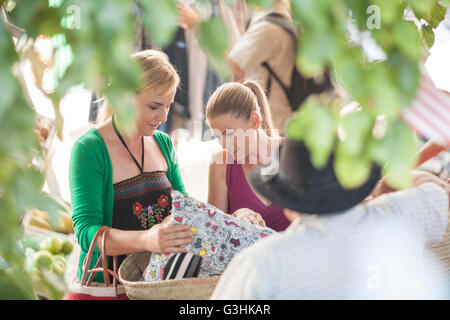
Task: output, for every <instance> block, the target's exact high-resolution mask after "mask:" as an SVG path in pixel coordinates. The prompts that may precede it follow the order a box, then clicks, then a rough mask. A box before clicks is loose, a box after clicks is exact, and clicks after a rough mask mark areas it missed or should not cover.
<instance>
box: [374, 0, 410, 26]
mask: <svg viewBox="0 0 450 320" xmlns="http://www.w3.org/2000/svg"><path fill="white" fill-rule="evenodd" d="M371 4H374V5H376V6H378V7H379V8H380V19H381V24H382V26H381V27H383V25H389V24H392V23H393V22H394V21H396V20H398V19H399V18H401V17H402V16H403V10H402V6H401V4H400V1H398V0H373V1H371Z"/></svg>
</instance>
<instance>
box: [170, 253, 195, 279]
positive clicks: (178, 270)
mask: <svg viewBox="0 0 450 320" xmlns="http://www.w3.org/2000/svg"><path fill="white" fill-rule="evenodd" d="M201 262H202V257H200V256H198V255H194V254H192V253H186V252H182V253H177V254H174V255H172V256H171V257H170V259H169V261H168V262H167V265H166V267H165V268H164V276H163V279H164V280H169V279H181V278H195V277H197V276H198V273H199V271H200V264H201Z"/></svg>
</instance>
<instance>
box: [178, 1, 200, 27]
mask: <svg viewBox="0 0 450 320" xmlns="http://www.w3.org/2000/svg"><path fill="white" fill-rule="evenodd" d="M177 10H178V14H179V15H180V27H182V28H183V29H188V30H189V29H194V28H196V27H197V25H198V24H199V23H200V22H199V19H198V15H197V12H195V10H194V9H192V8H191V7H188V6H184V5H177Z"/></svg>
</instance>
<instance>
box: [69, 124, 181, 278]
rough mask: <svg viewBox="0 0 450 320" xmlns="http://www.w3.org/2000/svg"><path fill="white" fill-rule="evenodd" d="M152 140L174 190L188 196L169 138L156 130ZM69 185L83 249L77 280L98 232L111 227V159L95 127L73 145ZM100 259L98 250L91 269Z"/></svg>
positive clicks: (112, 194)
mask: <svg viewBox="0 0 450 320" xmlns="http://www.w3.org/2000/svg"><path fill="white" fill-rule="evenodd" d="M153 137H154V138H155V140H156V142H157V144H158V145H159V147H160V149H161V151H162V153H163V155H164V157H165V158H166V161H167V166H168V169H167V178H168V180H169V181H170V183H171V184H172V188H173V189H175V190H179V191H180V192H183V193H186V190H185V188H184V184H183V181H182V179H181V174H180V170H179V168H178V160H177V156H176V154H175V150H174V148H173V144H172V141H171V139H170V137H169V136H168V135H167V134H165V133H163V132H161V131H156V132H155V133H154V135H153ZM69 184H70V193H71V198H72V199H71V200H72V213H73V215H72V220H73V224H74V230H75V235H76V237H77V239H78V244H79V245H80V247H81V253H80V260H79V264H78V277H79V278H80V279H81V275H82V265H83V260H84V257H85V256H86V253H87V251H88V249H89V245H90V243H91V241H92V239H93V238H94V235H95V233H96V232H97V230H98V229H99V228H100V227H101V226H102V225H107V226H110V227H111V226H112V213H113V201H114V189H113V170H112V164H111V158H110V156H109V152H108V149H107V148H106V144H105V141H104V140H103V138H102V136H101V135H100V133H99V132H98V130H97V129H95V128H92V129H90V130H89V131H88V132H86V133H85V134H84V135H82V136H81V137H80V138H79V139H78V140H77V141H76V142H75V144H74V146H73V149H72V154H71V157H70V167H69ZM98 257H99V251H98V250H97V248H96V250H95V251H94V254H93V255H92V260H91V264H90V268H93V267H94V265H95V263H96V262H97V260H98ZM94 281H99V282H102V281H103V276H102V274H101V272H100V273H97V274H96V276H95V277H94Z"/></svg>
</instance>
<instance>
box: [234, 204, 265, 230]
mask: <svg viewBox="0 0 450 320" xmlns="http://www.w3.org/2000/svg"><path fill="white" fill-rule="evenodd" d="M232 216H233V217H235V218H238V219H239V220H242V221H246V222H249V223H251V224H256V225H257V226H261V227H265V226H266V222H265V221H264V219H263V218H262V216H261V215H260V214H259V213H257V212H255V211H253V210H251V209H248V208H241V209H238V210H236V211H235V212H233V214H232Z"/></svg>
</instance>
